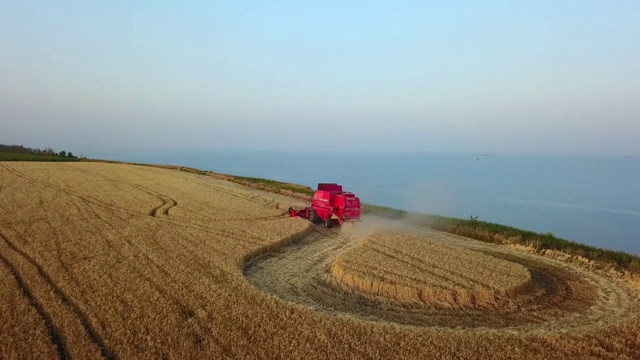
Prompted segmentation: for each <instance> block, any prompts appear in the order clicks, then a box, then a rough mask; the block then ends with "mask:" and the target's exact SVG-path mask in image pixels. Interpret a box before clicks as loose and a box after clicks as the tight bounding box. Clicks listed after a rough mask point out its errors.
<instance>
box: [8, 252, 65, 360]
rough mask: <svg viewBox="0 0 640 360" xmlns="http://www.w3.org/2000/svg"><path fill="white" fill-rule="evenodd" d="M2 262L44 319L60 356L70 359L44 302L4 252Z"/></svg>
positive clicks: (60, 357) (50, 338)
mask: <svg viewBox="0 0 640 360" xmlns="http://www.w3.org/2000/svg"><path fill="white" fill-rule="evenodd" d="M0 262H1V263H3V264H4V265H5V266H6V267H7V269H8V270H9V273H11V277H13V280H14V281H15V283H16V285H17V286H18V289H19V290H20V292H21V293H22V294H23V295H24V297H26V298H27V301H28V302H29V305H31V306H32V307H33V308H34V309H35V310H36V313H37V314H38V316H39V317H40V318H41V319H42V322H43V323H44V326H45V328H46V329H47V335H48V336H49V340H50V341H51V343H52V344H53V346H54V347H55V349H56V352H57V354H58V358H59V359H68V358H69V353H68V352H67V348H66V346H65V344H64V342H63V341H62V336H60V333H59V331H58V329H57V327H56V326H55V325H54V324H53V321H52V320H51V316H50V315H49V314H48V313H47V311H46V310H45V309H44V307H43V306H42V304H40V303H39V302H38V299H36V297H35V296H34V295H33V292H32V291H31V290H30V289H29V287H28V286H27V284H26V282H25V281H24V280H23V279H22V276H20V273H19V272H18V270H17V269H16V268H15V266H13V265H12V264H11V262H10V261H9V260H8V259H7V258H5V257H4V256H3V255H2V253H0Z"/></svg>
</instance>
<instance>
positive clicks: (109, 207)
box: [0, 162, 640, 359]
mask: <svg viewBox="0 0 640 360" xmlns="http://www.w3.org/2000/svg"><path fill="white" fill-rule="evenodd" d="M293 201H294V200H291V199H287V198H284V197H280V196H276V195H272V194H267V193H264V192H261V191H256V190H251V189H247V188H245V187H243V186H240V185H237V184H233V183H229V182H226V181H222V180H218V179H214V178H212V177H210V176H202V175H197V174H191V173H186V172H182V171H179V170H166V169H158V168H152V167H142V166H132V165H123V164H106V163H84V162H80V163H72V164H71V163H64V164H51V163H10V164H9V163H0V209H2V211H0V260H1V261H0V319H1V321H0V359H15V358H28V359H31V358H56V357H57V358H75V359H93V358H121V359H136V358H154V359H159V358H193V359H201V358H212V359H225V358H231V359H256V358H260V359H265V358H290V359H296V358H305V359H314V358H328V359H362V358H370V359H376V358H378V359H392V358H400V359H417V358H488V359H489V358H490V359H498V358H514V357H515V358H527V359H534V358H545V359H548V358H576V357H580V358H589V357H591V358H607V357H608V358H616V359H621V358H640V350H638V349H640V336H638V328H640V324H639V322H638V320H637V317H636V315H637V309H636V308H631V309H630V308H629V306H620V307H619V309H618V310H619V316H618V320H617V322H612V321H610V318H609V317H607V318H605V319H604V321H600V322H596V321H594V322H593V330H592V331H582V332H580V333H579V334H571V333H561V334H559V333H558V332H555V333H553V334H552V335H547V334H546V333H545V331H540V332H539V333H537V334H534V335H532V334H524V335H523V334H521V333H518V332H517V331H498V330H496V331H487V332H482V331H480V332H477V331H467V330H464V329H463V330H448V331H442V330H441V329H440V328H430V327H404V326H395V325H389V324H386V323H379V322H377V323H372V322H367V321H362V320H360V319H356V318H353V317H350V316H344V315H345V314H346V315H348V313H340V314H338V315H339V316H328V315H327V314H325V313H320V312H317V311H314V310H312V309H310V308H308V307H304V306H296V305H292V304H291V303H289V302H286V301H282V300H280V299H279V298H277V297H274V296H269V295H266V294H264V293H263V292H261V291H260V290H259V289H257V288H255V287H254V286H252V285H251V284H249V283H248V282H247V281H246V279H245V277H244V275H243V272H242V269H240V268H239V265H240V264H243V262H244V261H247V260H250V259H252V258H253V257H255V256H258V255H260V253H262V252H264V251H266V250H269V249H273V248H275V247H277V246H279V244H284V243H286V242H288V241H292V240H294V239H295V238H296V237H297V236H303V235H304V234H306V233H307V232H308V229H309V223H308V222H307V221H305V220H302V219H291V218H289V217H288V216H287V214H286V208H287V207H288V206H289V205H298V206H300V205H302V204H294V203H291V202H293ZM290 203H291V204H290ZM320 240H321V239H320ZM321 241H322V240H321ZM294 275H295V276H297V277H300V278H306V277H307V276H308V274H306V273H299V272H298V273H295V274H294ZM621 291H622V290H621ZM598 296H600V295H598ZM602 296H604V295H602ZM353 305H354V306H357V304H353ZM610 305H611V304H610ZM614 305H615V304H614ZM611 306H613V305H611ZM581 315H582V314H581ZM436 316H437V315H436ZM462 327H464V324H463V325H462ZM550 331H552V330H550Z"/></svg>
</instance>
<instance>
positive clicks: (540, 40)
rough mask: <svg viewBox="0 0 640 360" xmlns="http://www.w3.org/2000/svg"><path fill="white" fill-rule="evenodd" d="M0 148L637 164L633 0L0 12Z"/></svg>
mask: <svg viewBox="0 0 640 360" xmlns="http://www.w3.org/2000/svg"><path fill="white" fill-rule="evenodd" d="M445 3H446V4H445ZM0 143H9V144H24V145H25V146H32V147H45V146H51V147H53V148H54V149H68V150H72V151H74V152H75V153H76V154H78V153H84V154H95V153H100V152H101V151H108V150H113V149H114V148H117V149H118V150H138V149H142V150H174V149H190V150H193V149H202V150H217V149H230V150H235V149H255V150H264V149H271V150H279V149H282V150H284V149H290V148H296V149H299V148H307V149H309V150H311V151H350V150H360V151H430V152H431V151H437V152H496V153H511V152H517V153H522V152H524V153H572V154H612V155H640V1H588V0H582V1H455V2H454V1H452V2H445V1H402V2H396V1H387V2H382V1H308V2H302V1H255V2H252V1H225V2H218V1H201V2H198V1H190V2H175V3H169V2H161V1H140V2H135V4H134V2H133V1H103V2H94V1H59V2H52V1H42V2H34V1H0Z"/></svg>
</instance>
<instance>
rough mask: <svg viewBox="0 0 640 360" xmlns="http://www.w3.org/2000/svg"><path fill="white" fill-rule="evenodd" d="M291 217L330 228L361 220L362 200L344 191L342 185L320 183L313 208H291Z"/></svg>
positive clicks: (312, 204) (313, 200) (312, 203)
mask: <svg viewBox="0 0 640 360" xmlns="http://www.w3.org/2000/svg"><path fill="white" fill-rule="evenodd" d="M289 215H291V217H296V216H299V217H302V218H305V219H309V221H311V222H312V223H314V224H320V223H324V224H325V225H326V227H328V228H330V227H332V226H333V224H334V223H337V224H338V225H342V223H344V222H349V221H357V220H359V219H360V199H359V198H358V197H356V196H355V195H354V194H353V193H352V192H346V191H342V185H338V184H329V183H320V184H318V190H316V192H315V193H314V194H313V199H312V200H311V206H308V207H306V208H304V209H302V210H294V209H292V208H289Z"/></svg>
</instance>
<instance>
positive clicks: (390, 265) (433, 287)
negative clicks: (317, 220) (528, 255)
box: [331, 232, 531, 307]
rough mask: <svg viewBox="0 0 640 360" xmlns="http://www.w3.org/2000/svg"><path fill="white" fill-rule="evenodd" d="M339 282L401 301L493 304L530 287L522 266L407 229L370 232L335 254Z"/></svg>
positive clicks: (528, 274)
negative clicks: (406, 230) (447, 244)
mask: <svg viewBox="0 0 640 360" xmlns="http://www.w3.org/2000/svg"><path fill="white" fill-rule="evenodd" d="M331 274H332V275H333V276H334V277H335V279H336V280H337V283H338V284H339V286H343V287H345V288H346V289H350V290H352V291H359V292H364V293H366V294H371V295H377V296H382V297H386V298H389V299H392V300H395V301H398V302H402V303H413V304H420V303H426V304H430V305H437V306H445V307H447V306H452V305H461V306H492V305H496V304H498V303H500V302H504V301H509V300H510V299H511V298H513V297H516V296H517V295H518V294H521V293H524V292H526V291H527V290H529V289H530V287H531V274H530V272H529V271H528V270H527V269H526V268H525V267H524V266H522V265H520V264H518V263H515V262H510V261H508V260H504V259H500V258H497V257H493V256H491V255H487V254H484V253H481V252H477V251H473V250H469V249H463V248H460V247H454V246H452V247H448V246H443V245H442V244H441V243H434V242H430V241H429V239H428V238H426V237H423V236H418V235H413V234H409V233H391V232H380V233H375V234H373V235H370V236H369V237H367V238H365V239H363V240H362V243H361V244H360V245H359V246H356V247H354V248H352V249H350V250H348V251H347V252H345V253H343V254H341V255H340V256H338V257H336V259H335V260H334V261H333V262H332V264H331Z"/></svg>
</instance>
